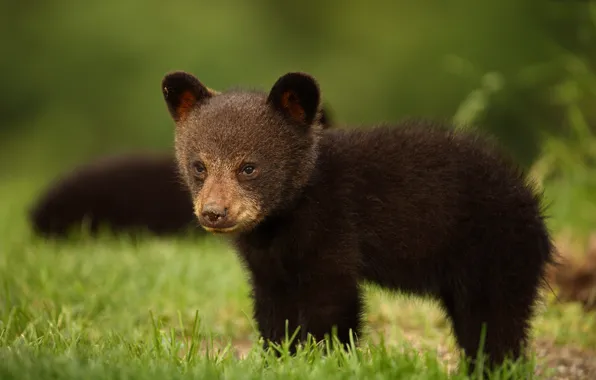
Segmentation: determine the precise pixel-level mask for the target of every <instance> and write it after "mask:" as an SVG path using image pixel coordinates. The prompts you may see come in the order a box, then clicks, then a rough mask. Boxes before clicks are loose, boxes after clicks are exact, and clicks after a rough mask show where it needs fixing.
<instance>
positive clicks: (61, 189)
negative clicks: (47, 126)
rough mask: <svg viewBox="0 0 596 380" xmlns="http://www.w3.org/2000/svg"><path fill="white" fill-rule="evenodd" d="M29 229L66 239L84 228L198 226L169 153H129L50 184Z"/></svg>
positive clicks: (161, 230) (173, 229) (163, 230)
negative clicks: (74, 231) (85, 226)
mask: <svg viewBox="0 0 596 380" xmlns="http://www.w3.org/2000/svg"><path fill="white" fill-rule="evenodd" d="M29 216H30V221H31V224H32V227H33V230H34V231H35V232H36V233H38V234H40V235H43V236H46V237H65V236H68V235H69V234H70V233H71V232H73V230H76V229H81V228H82V227H83V226H84V225H85V224H86V225H87V227H88V228H89V232H90V233H91V234H92V235H95V234H96V233H97V232H98V231H99V230H100V229H102V227H105V228H106V230H107V231H111V232H127V233H134V232H151V233H154V234H157V235H167V234H173V233H183V232H186V231H188V230H189V229H195V230H197V228H196V225H197V223H196V221H195V220H194V218H193V213H192V202H191V201H190V199H189V194H188V190H186V189H185V188H184V186H182V184H181V183H180V179H179V177H178V174H177V167H176V162H175V160H174V157H173V156H172V155H171V154H150V153H133V154H123V155H117V156H110V157H103V158H101V159H98V160H96V161H92V162H91V163H88V164H85V165H81V166H80V167H78V168H76V169H75V170H73V171H72V172H69V173H66V174H65V175H63V176H62V177H60V178H58V179H57V180H56V181H55V182H54V183H52V184H51V185H50V186H49V188H48V189H47V190H45V191H44V192H43V194H42V195H41V196H40V197H39V199H38V200H37V201H36V202H35V204H34V205H33V206H32V208H31V211H30V215H29Z"/></svg>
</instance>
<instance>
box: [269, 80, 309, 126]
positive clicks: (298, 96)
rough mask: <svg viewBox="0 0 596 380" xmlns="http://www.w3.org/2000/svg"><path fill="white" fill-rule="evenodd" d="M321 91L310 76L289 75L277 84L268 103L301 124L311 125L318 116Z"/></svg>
mask: <svg viewBox="0 0 596 380" xmlns="http://www.w3.org/2000/svg"><path fill="white" fill-rule="evenodd" d="M319 98H320V91H319V85H318V84H317V81H316V80H315V79H314V78H313V77H311V76H310V75H308V74H304V73H288V74H286V75H284V76H282V77H281V78H279V79H278V80H277V82H275V84H274V85H273V87H272V88H271V91H270V92H269V97H268V98H267V102H269V103H270V104H271V105H272V106H273V107H274V108H275V109H277V110H278V111H280V112H281V113H283V114H284V115H286V116H287V117H289V118H290V119H291V120H293V121H294V122H297V123H299V124H307V125H311V124H312V123H313V121H314V119H315V116H317V111H318V108H319Z"/></svg>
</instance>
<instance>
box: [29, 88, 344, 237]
mask: <svg viewBox="0 0 596 380" xmlns="http://www.w3.org/2000/svg"><path fill="white" fill-rule="evenodd" d="M209 93H211V94H213V95H216V94H218V92H216V91H214V90H211V89H209ZM190 96H191V98H189V99H192V98H193V97H192V94H190ZM187 101H188V99H187ZM178 110H179V111H180V110H182V111H183V112H184V110H185V108H184V107H183V108H180V107H178ZM318 118H319V121H320V123H321V125H322V126H323V127H324V128H331V127H332V121H331V120H330V117H329V110H328V109H325V110H321V112H320V113H319V115H318ZM177 170H178V168H177V166H176V160H175V157H174V155H173V154H169V153H156V154H154V153H145V152H137V153H126V154H120V155H116V156H110V157H101V158H99V159H96V160H93V161H91V162H88V163H85V164H83V165H80V166H79V167H77V168H75V169H74V170H71V171H69V172H66V173H64V174H63V175H62V176H61V177H60V178H57V179H56V180H55V181H54V182H53V183H52V184H50V186H49V187H48V188H47V189H45V190H44V191H43V192H42V194H41V195H40V196H39V198H38V199H37V200H36V201H35V203H34V204H33V206H32V208H31V211H30V214H29V221H30V224H31V226H32V228H33V231H34V232H35V233H37V234H40V235H43V236H45V237H48V238H50V237H52V238H60V237H66V236H68V235H69V233H70V232H72V231H74V230H77V229H81V228H82V227H83V225H84V224H88V227H89V232H91V234H92V235H95V234H96V233H97V232H98V231H99V230H100V228H101V227H102V226H103V227H106V230H107V231H108V232H112V233H127V234H133V233H137V232H141V233H145V232H150V233H154V234H157V235H173V234H176V235H178V234H186V233H188V232H189V231H197V232H199V233H202V232H203V230H202V229H201V228H197V225H198V223H197V222H196V219H195V217H194V215H193V213H192V207H193V203H192V201H191V199H190V195H189V193H188V190H187V188H186V186H184V185H183V184H182V183H181V181H180V179H179V176H178V173H177Z"/></svg>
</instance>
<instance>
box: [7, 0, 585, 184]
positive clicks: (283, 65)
mask: <svg viewBox="0 0 596 380" xmlns="http://www.w3.org/2000/svg"><path fill="white" fill-rule="evenodd" d="M0 28H1V29H0V31H1V33H0V42H1V44H0V46H1V54H0V72H1V73H2V74H1V75H0V88H1V89H2V91H1V92H0V97H1V98H0V138H1V139H2V149H0V175H2V176H3V177H8V176H10V177H14V176H29V175H40V174H42V175H45V176H47V177H48V178H49V177H50V176H51V175H54V174H56V173H57V172H58V171H59V170H64V169H65V168H68V167H70V166H71V165H73V164H74V163H77V162H80V161H82V160H84V159H89V158H91V157H94V156H97V155H101V154H106V153H108V152H115V151H127V150H132V149H138V148H155V149H157V148H159V149H170V148H171V145H172V123H171V121H170V119H169V117H168V115H167V112H166V109H165V106H164V104H163V101H162V99H161V93H160V91H159V82H160V80H161V78H162V76H163V74H164V73H165V72H166V71H169V70H172V69H184V70H187V71H191V72H193V73H195V74H196V75H198V76H199V77H200V78H201V79H202V80H203V81H204V83H206V84H207V85H209V86H210V87H213V88H217V89H225V88H228V87H230V86H236V85H243V86H250V87H258V88H262V89H268V88H269V87H270V86H271V85H272V84H273V82H274V80H275V79H276V78H277V77H278V76H279V75H281V74H283V73H285V72H287V71H291V70H302V71H307V72H309V73H312V74H313V75H315V76H316V77H317V78H318V80H319V81H320V84H321V87H322V90H323V95H324V99H325V101H326V102H327V103H328V104H330V106H331V108H332V110H333V114H334V117H335V118H336V119H337V120H338V121H339V122H341V123H347V124H349V125H350V126H355V127H357V126H359V125H362V124H369V123H377V122H384V121H387V122H395V121H398V120H400V119H402V118H404V117H412V116H414V117H415V116H422V117H427V118H434V119H441V120H454V121H456V122H457V123H458V124H471V125H474V126H476V127H478V128H482V129H485V130H487V131H489V132H490V133H491V134H494V135H495V136H497V137H498V138H499V139H500V140H501V141H503V143H504V145H505V146H506V147H507V149H509V150H510V151H511V153H512V154H513V155H514V156H515V157H516V158H517V160H518V161H519V162H520V164H522V165H524V166H525V167H528V168H530V167H532V166H533V165H534V166H535V167H537V169H536V170H535V173H536V175H537V176H538V178H539V180H541V181H542V180H545V179H551V180H552V181H553V183H554V184H555V185H557V183H558V182H557V178H559V179H560V180H561V181H563V183H564V184H567V185H568V186H572V187H573V189H580V188H581V189H582V190H581V191H584V192H585V191H588V192H590V191H591V190H596V188H595V184H594V180H592V179H590V178H592V177H594V176H593V174H594V169H593V166H590V165H591V164H590V160H592V161H593V159H594V153H593V152H594V138H593V137H592V136H593V132H594V125H595V122H596V111H595V109H596V107H595V106H596V69H595V68H594V64H595V62H596V38H595V37H596V3H594V2H591V1H582V0H574V1H571V0H541V1H537V0H523V1H520V0H498V1H497V0H490V1H485V2H480V1H474V0H453V1H449V2H440V1H436V0H435V1H431V0H419V1H416V2H413V1H405V0H400V1H394V2H386V1H381V0H370V1H345V0H341V1H340V0H326V1H315V0H303V1H300V2H279V1H274V0H253V1H240V0H237V1H230V0H226V1H219V2H207V1H190V0H179V1H176V2H172V3H167V2H162V1H156V0H144V1H141V0H128V1H126V2H121V1H115V0H103V1H98V0H88V1H85V2H72V1H65V0H46V1H45V2H31V1H21V2H8V1H4V2H2V4H1V5H0ZM553 139H555V140H553ZM553 141H554V142H553ZM569 163H572V164H573V168H570V167H568V165H569ZM570 171H575V172H577V173H575V174H569V173H570ZM561 178H562V179H561ZM573 181H575V182H573ZM569 184H571V185H569ZM561 186H563V185H561ZM574 191H576V190H574Z"/></svg>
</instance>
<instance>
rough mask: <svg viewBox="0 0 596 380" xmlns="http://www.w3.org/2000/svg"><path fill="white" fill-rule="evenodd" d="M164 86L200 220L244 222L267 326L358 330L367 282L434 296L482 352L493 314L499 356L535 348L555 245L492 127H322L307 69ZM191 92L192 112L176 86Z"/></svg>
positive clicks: (470, 350)
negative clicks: (272, 77)
mask: <svg viewBox="0 0 596 380" xmlns="http://www.w3.org/2000/svg"><path fill="white" fill-rule="evenodd" d="M162 88H163V89H164V97H165V100H166V103H167V104H168V108H169V110H170V113H171V114H172V117H173V119H174V120H177V121H178V122H177V123H176V139H175V140H176V144H175V146H176V156H177V160H178V164H179V167H180V172H181V174H182V176H183V178H184V180H185V181H186V183H187V185H188V187H189V189H190V192H191V194H192V197H193V203H194V210H195V214H196V216H197V219H198V220H199V222H200V223H201V225H202V226H203V227H204V228H205V229H207V230H209V231H213V232H228V233H230V234H231V236H233V240H234V243H235V245H236V246H237V249H238V253H239V256H240V258H241V259H242V261H243V263H244V264H245V265H246V267H247V268H248V270H249V273H250V280H251V283H252V287H253V295H254V317H255V319H256V321H257V323H258V326H259V330H260V333H261V334H262V336H263V337H264V338H265V339H266V340H268V341H273V342H280V341H281V340H282V339H283V338H284V336H285V332H286V330H285V322H286V320H288V323H289V329H290V330H289V334H291V333H292V332H293V331H294V330H295V329H296V328H297V327H300V328H301V333H300V334H299V338H300V339H305V338H306V336H307V335H306V334H307V333H310V334H312V335H313V336H314V337H315V338H317V339H321V338H323V337H324V335H325V334H327V333H330V332H331V331H332V328H333V327H334V326H335V327H336V328H337V336H338V338H339V339H340V341H342V342H344V343H347V342H348V340H349V331H350V330H352V331H353V332H354V333H355V334H356V335H359V334H360V333H361V327H362V320H361V316H362V312H363V301H362V293H361V288H360V284H361V283H362V282H363V281H369V282H373V283H376V284H378V285H380V286H382V287H384V288H386V289H391V290H395V291H402V292H408V293H412V294H417V295H420V296H429V297H432V298H435V299H437V300H438V301H439V302H440V304H441V305H442V307H443V308H444V310H445V311H446V313H447V314H448V316H449V318H450V320H451V322H452V326H453V331H454V333H455V337H456V339H457V342H458V344H459V345H460V346H461V347H462V348H463V350H464V352H465V354H466V355H467V356H469V357H474V356H475V355H476V354H477V352H478V348H479V341H480V335H481V328H482V325H483V323H486V328H487V331H486V334H487V336H486V339H485V346H484V351H485V353H486V354H488V355H489V357H490V363H491V364H498V363H501V362H502V361H503V359H504V358H505V357H506V356H507V355H509V354H510V355H512V356H513V357H515V358H518V357H520V356H522V350H521V347H522V345H523V344H525V343H527V338H528V329H529V326H530V325H529V324H530V320H531V317H532V313H533V308H534V305H535V302H536V300H537V297H538V292H539V289H540V286H541V284H542V282H543V276H544V270H545V266H546V265H547V264H548V263H549V262H551V261H552V258H553V247H552V244H551V240H550V237H549V233H548V231H547V228H546V226H545V223H544V220H543V216H542V211H541V206H540V198H539V196H538V195H536V194H535V193H534V191H533V189H532V187H531V186H529V185H528V184H527V183H526V181H525V178H524V175H523V173H522V172H521V171H520V170H519V169H518V168H517V167H516V166H515V165H513V164H512V163H511V162H509V160H508V159H506V158H504V156H503V155H502V154H501V153H500V152H499V151H498V150H497V149H496V148H495V147H493V145H492V144H490V143H489V142H488V141H486V140H485V139H483V138H480V137H478V136H476V135H474V134H470V133H463V132H454V131H453V130H451V129H450V128H448V126H437V125H435V124H433V123H427V122H409V123H404V124H401V125H395V126H378V127H371V128H369V129H366V130H351V131H349V130H329V131H324V130H322V129H321V128H320V126H319V125H318V124H317V123H313V115H314V114H315V111H316V109H317V107H318V104H319V89H318V85H317V83H316V81H315V80H314V79H313V78H311V77H310V76H308V75H306V74H300V73H290V74H286V75H285V76H283V77H281V78H280V79H279V80H278V81H277V82H276V83H275V85H274V86H273V88H272V89H271V91H270V92H269V94H267V93H260V92H242V91H234V92H226V93H222V94H220V95H217V96H209V95H205V92H204V91H203V89H204V86H203V85H202V84H201V83H200V82H199V81H198V79H196V78H195V77H193V76H191V75H190V74H186V73H180V72H175V73H171V74H169V75H167V76H166V77H165V78H164V81H163V83H162ZM188 91H190V92H191V93H192V94H194V96H195V99H194V105H193V107H192V108H185V109H184V112H186V114H184V115H180V114H178V113H177V112H178V110H179V108H177V107H176V105H177V104H178V101H179V100H178V99H177V98H176V97H175V95H174V96H172V94H176V93H183V92H188ZM288 94H291V95H288ZM186 100H188V98H187V99H186ZM187 104H188V103H187Z"/></svg>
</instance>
